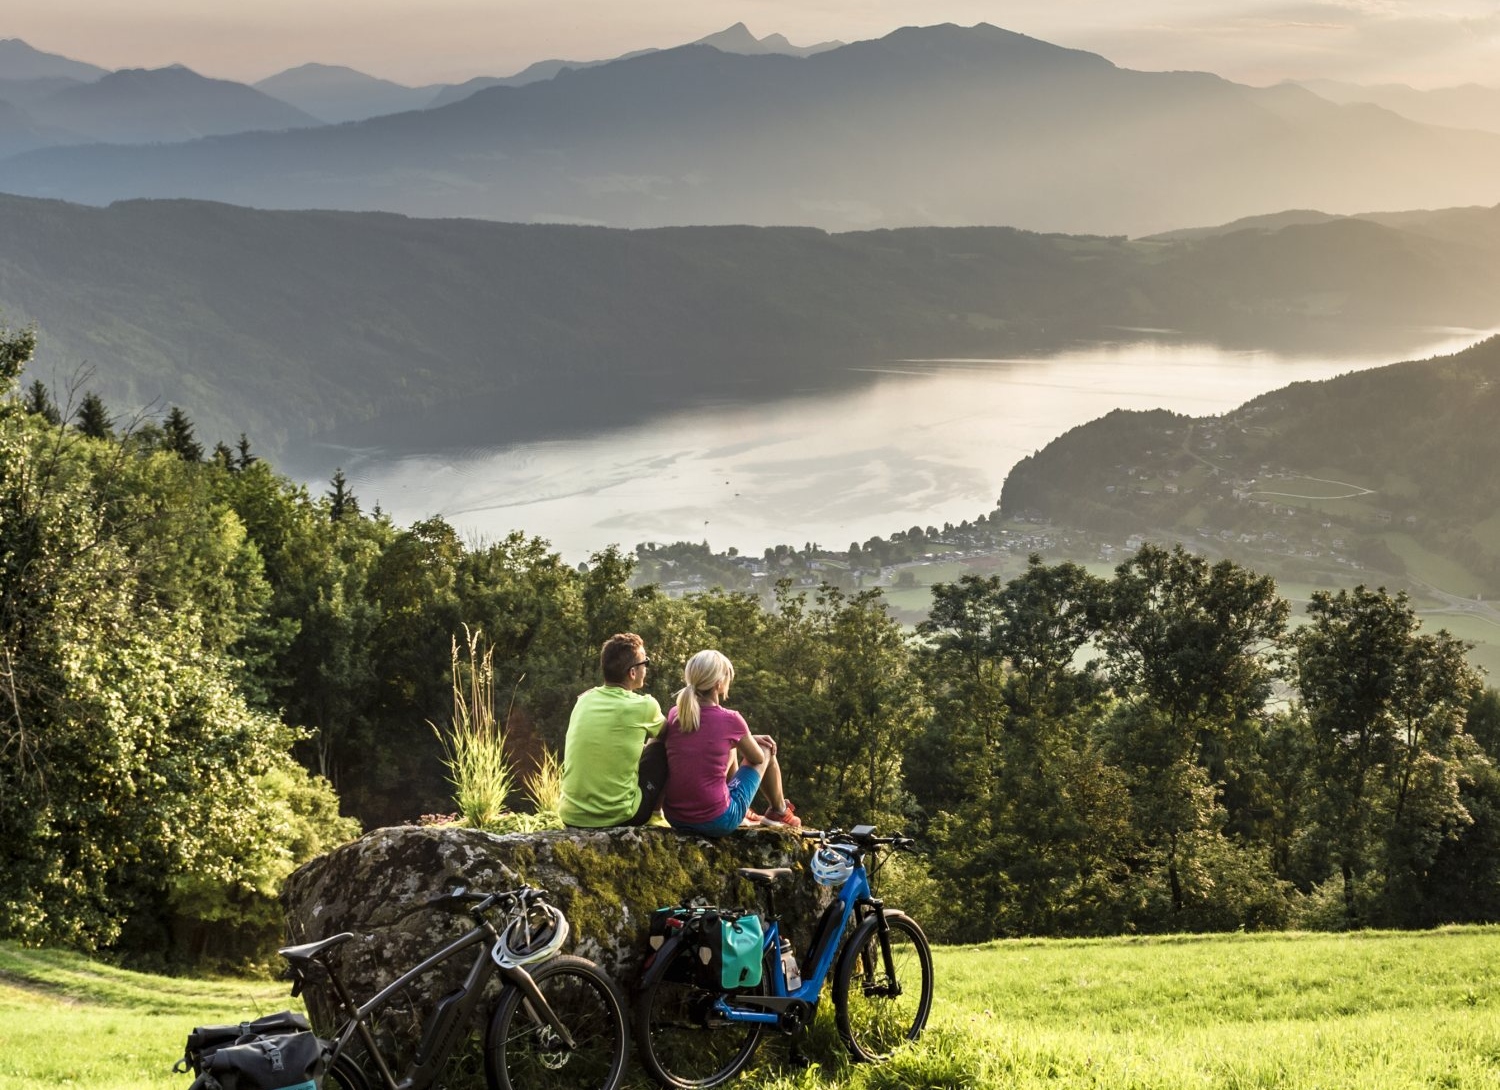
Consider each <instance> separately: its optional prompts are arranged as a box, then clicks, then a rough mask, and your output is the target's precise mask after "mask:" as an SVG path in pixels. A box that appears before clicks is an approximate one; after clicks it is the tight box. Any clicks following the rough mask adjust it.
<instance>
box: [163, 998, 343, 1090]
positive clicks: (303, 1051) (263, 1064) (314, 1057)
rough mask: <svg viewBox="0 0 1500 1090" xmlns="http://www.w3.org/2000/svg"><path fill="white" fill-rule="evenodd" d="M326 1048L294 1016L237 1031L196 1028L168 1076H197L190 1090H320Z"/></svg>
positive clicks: (265, 1018) (236, 1027) (272, 1017)
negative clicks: (172, 1073) (187, 1074)
mask: <svg viewBox="0 0 1500 1090" xmlns="http://www.w3.org/2000/svg"><path fill="white" fill-rule="evenodd" d="M327 1063H328V1044H327V1042H326V1041H324V1040H323V1039H322V1038H321V1037H318V1036H317V1035H316V1034H314V1033H313V1032H312V1027H311V1026H310V1025H309V1024H308V1021H307V1019H306V1018H305V1017H303V1016H302V1015H300V1014H296V1013H294V1012H292V1011H281V1012H280V1013H278V1014H268V1015H265V1016H263V1017H261V1018H256V1019H254V1020H253V1021H246V1022H240V1023H239V1024H237V1025H222V1026H198V1027H197V1028H195V1029H194V1030H193V1032H192V1033H190V1034H188V1039H187V1047H186V1048H185V1049H184V1050H183V1054H182V1059H180V1060H178V1061H177V1063H176V1064H174V1065H173V1068H172V1070H174V1071H176V1072H178V1073H183V1072H186V1071H188V1070H189V1069H191V1070H192V1072H193V1074H195V1075H197V1076H198V1077H197V1079H195V1080H194V1082H193V1087H192V1090H318V1088H319V1087H321V1086H322V1085H323V1069H324V1067H326V1066H327Z"/></svg>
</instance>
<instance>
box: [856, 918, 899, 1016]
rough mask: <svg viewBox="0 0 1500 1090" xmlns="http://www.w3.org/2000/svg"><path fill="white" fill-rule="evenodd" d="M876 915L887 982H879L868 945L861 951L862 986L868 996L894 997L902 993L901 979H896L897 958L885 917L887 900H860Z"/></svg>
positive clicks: (876, 932)
mask: <svg viewBox="0 0 1500 1090" xmlns="http://www.w3.org/2000/svg"><path fill="white" fill-rule="evenodd" d="M860 904H861V906H862V907H866V906H867V907H868V909H869V911H870V912H872V913H873V914H874V916H875V934H876V936H877V938H878V941H879V943H880V961H881V966H880V967H883V968H884V969H885V983H884V984H883V985H882V984H877V983H876V980H877V979H878V978H877V977H876V969H877V966H876V964H875V959H874V957H873V956H872V952H871V950H870V947H869V946H868V945H865V946H864V947H862V948H861V949H860V951H859V968H860V975H861V977H862V978H863V979H862V982H861V986H862V987H863V988H864V992H865V995H867V996H882V997H884V998H886V999H894V998H896V997H897V996H898V995H900V994H901V981H899V980H898V979H896V959H895V957H894V955H892V953H891V925H890V923H889V922H888V921H887V920H886V918H885V902H884V901H882V900H880V899H879V898H878V897H867V898H864V899H863V900H862V901H861V902H860Z"/></svg>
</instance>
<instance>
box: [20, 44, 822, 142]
mask: <svg viewBox="0 0 1500 1090" xmlns="http://www.w3.org/2000/svg"><path fill="white" fill-rule="evenodd" d="M694 44H702V45H707V46H711V47H712V48H714V49H719V50H722V51H724V52H726V53H742V54H767V53H779V54H785V55H787V56H798V57H802V56H811V55H812V54H814V53H819V52H823V51H825V50H828V49H833V48H836V47H837V46H839V45H841V44H843V43H841V42H823V43H820V44H818V45H812V46H795V45H793V44H792V43H791V42H789V41H787V39H786V38H785V37H784V36H783V35H780V34H770V35H767V36H766V37H764V38H757V37H755V35H753V34H752V33H750V30H749V29H748V28H747V27H746V26H745V24H744V23H736V24H735V25H734V26H732V27H729V28H728V29H726V30H722V31H719V32H718V33H716V34H709V35H707V36H706V37H703V38H700V39H698V42H697V43H694ZM649 52H655V50H643V51H641V52H640V53H631V54H627V56H632V57H633V56H640V55H641V54H642V53H649ZM618 59H620V58H607V59H605V60H598V61H562V60H550V61H538V62H537V63H535V64H531V65H528V66H527V67H526V68H525V69H523V70H522V71H520V72H518V73H516V74H515V75H512V76H480V77H476V78H475V79H472V80H469V81H467V82H464V83H461V84H429V85H426V86H420V87H408V86H406V85H404V84H400V83H396V82H393V81H391V80H387V79H380V78H379V77H376V76H371V75H366V74H365V73H363V72H359V71H356V70H355V69H353V68H348V67H345V66H342V65H329V64H317V63H310V64H304V65H299V66H298V67H295V68H289V69H287V70H285V71H283V72H278V73H276V74H275V75H272V76H268V77H267V78H265V79H263V80H260V81H258V82H257V83H255V84H254V86H253V87H249V86H246V85H244V84H241V83H234V82H232V81H229V80H209V79H206V78H204V77H202V76H199V75H198V74H196V73H192V72H190V71H189V70H188V69H186V68H185V67H184V66H182V65H171V66H168V67H166V68H162V69H155V70H143V69H135V70H122V71H120V72H116V73H111V72H110V71H109V70H108V69H104V68H100V67H98V66H97V65H92V64H85V63H83V62H80V61H75V60H72V59H70V58H67V57H63V56H60V55H58V54H55V53H45V52H42V51H41V50H38V49H34V48H32V47H31V46H29V45H27V44H26V43H25V42H23V41H21V40H20V39H16V38H8V39H4V40H0V115H3V116H0V156H5V155H14V154H18V153H20V152H24V151H31V150H35V149H37V148H43V147H52V146H56V145H66V144H78V143H87V142H92V141H97V142H102V143H110V144H138V143H154V142H170V141H180V140H190V139H193V138H194V137H198V136H211V135H222V134H226V133H237V132H254V131H258V130H263V129H264V130H279V129H292V128H304V127H307V126H309V125H316V124H339V123H342V122H345V121H362V120H365V119H367V118H371V117H379V116H383V115H386V114H394V113H404V112H407V111H410V110H425V109H427V108H429V107H432V106H441V105H446V104H447V103H450V102H457V101H460V100H462V99H465V98H467V97H469V95H471V94H473V93H474V92H475V91H478V90H481V89H483V88H485V87H493V86H509V87H519V86H522V85H524V84H528V83H535V82H537V81H538V80H544V79H551V78H552V77H554V76H556V75H557V74H558V73H559V72H561V71H562V70H563V69H565V68H592V67H595V66H597V65H601V64H608V63H610V61H611V60H618ZM91 88H92V89H91ZM272 100H274V101H272ZM286 106H290V107H292V108H293V109H291V110H287V109H286V108H285V107H286ZM7 118H9V120H7Z"/></svg>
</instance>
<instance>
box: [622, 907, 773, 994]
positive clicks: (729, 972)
mask: <svg viewBox="0 0 1500 1090" xmlns="http://www.w3.org/2000/svg"><path fill="white" fill-rule="evenodd" d="M679 930H680V931H682V932H684V933H685V934H686V935H687V937H688V938H687V941H688V943H689V944H690V946H691V949H692V951H693V957H692V958H691V959H689V960H688V965H690V966H691V968H690V969H683V970H681V971H682V972H684V973H691V975H692V980H691V983H694V984H697V985H698V986H699V987H701V988H706V989H708V990H710V991H721V990H722V991H729V990H732V989H735V988H754V987H756V986H757V985H759V984H760V981H761V947H762V945H763V942H764V938H765V931H764V928H763V926H762V924H761V920H760V917H759V916H757V915H756V914H755V913H754V912H748V911H744V910H741V909H735V908H714V907H713V906H699V905H693V906H683V907H677V908H658V909H657V910H656V911H655V912H653V913H652V914H651V923H650V928H649V931H648V940H649V944H650V947H651V950H652V952H653V953H654V952H655V951H657V950H659V949H661V947H662V945H663V944H664V943H665V942H666V940H667V939H668V938H669V937H670V936H672V935H673V934H676V933H677V932H678V931H679ZM677 964H678V965H680V964H681V963H680V962H679V963H677ZM676 968H677V965H674V969H676Z"/></svg>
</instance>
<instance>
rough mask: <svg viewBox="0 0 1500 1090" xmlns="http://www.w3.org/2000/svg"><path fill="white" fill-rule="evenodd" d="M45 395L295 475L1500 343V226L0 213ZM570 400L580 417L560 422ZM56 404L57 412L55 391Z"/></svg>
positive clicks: (1479, 222)
mask: <svg viewBox="0 0 1500 1090" xmlns="http://www.w3.org/2000/svg"><path fill="white" fill-rule="evenodd" d="M0 239H3V240H4V241H3V243H0V308H3V310H0V313H3V314H4V316H5V318H6V320H8V321H10V322H11V323H13V324H24V323H27V322H35V323H36V324H37V325H38V328H39V335H40V347H39V350H38V358H37V363H36V365H35V366H34V368H33V373H34V374H36V375H38V376H40V377H43V378H45V379H46V381H47V382H48V384H49V385H50V386H51V387H52V388H53V389H55V390H59V391H65V390H66V389H67V388H68V387H69V385H70V384H71V380H72V379H73V376H74V375H75V374H76V373H77V370H78V369H79V368H83V367H87V368H88V369H90V370H91V372H92V373H91V375H90V377H89V379H88V383H87V385H88V386H89V387H90V388H92V389H95V390H96V391H97V392H99V393H100V394H101V395H102V396H104V397H105V398H106V399H107V400H108V401H109V402H110V404H112V405H114V406H116V408H117V411H120V412H123V413H127V414H129V413H133V412H134V411H135V410H136V409H137V408H139V407H141V406H155V407H156V408H157V409H160V408H161V407H163V406H166V405H169V404H177V405H182V406H184V407H186V408H187V409H188V410H189V411H190V412H191V414H192V416H193V418H194V419H195V420H196V421H197V422H198V424H199V428H200V430H201V431H202V432H203V434H204V435H205V436H206V437H207V438H208V439H209V440H210V442H212V441H213V440H215V439H224V440H226V441H229V442H233V441H234V438H235V437H236V436H237V435H238V434H239V433H240V432H241V431H247V432H248V433H249V434H251V435H253V436H255V437H256V443H257V446H258V447H260V448H261V449H263V450H265V451H267V452H272V453H275V454H277V455H278V456H280V457H282V458H283V459H288V458H290V459H295V460H296V462H297V463H298V465H299V468H307V467H317V468H316V470H315V471H314V472H313V473H310V474H309V475H318V476H321V475H322V474H323V473H325V472H327V471H328V470H326V469H324V468H323V467H324V466H328V467H329V468H330V469H331V466H332V465H334V464H337V461H336V460H334V459H331V458H330V456H329V455H328V454H327V452H326V449H325V448H324V447H322V446H320V444H330V443H331V444H335V445H340V444H343V445H358V446H369V445H379V446H384V447H387V448H400V447H421V448H426V449H433V448H436V447H440V446H461V445H467V444H474V443H483V444H498V443H503V442H506V441H510V440H519V439H527V438H534V437H537V436H542V435H555V434H560V433H565V432H567V431H569V430H572V429H579V430H585V429H590V428H595V429H596V428H597V427H599V426H605V425H609V424H614V423H618V422H619V421H620V420H622V419H639V418H641V417H645V416H648V415H650V414H652V413H656V412H661V411H663V410H665V409H668V408H672V409H675V408H679V407H681V406H683V405H689V404H693V403H702V402H709V401H714V400H716V399H718V400H722V399H724V398H730V399H734V400H736V401H740V402H743V401H747V400H754V399H757V398H766V399H769V398H773V397H776V396H779V395H783V394H786V393H789V392H792V391H797V392H805V391H807V390H810V389H817V388H820V387H823V388H826V387H829V386H834V385H840V384H849V383H854V382H859V381H868V379H869V375H868V373H867V372H866V371H865V370H860V371H852V370H851V367H858V368H861V369H865V368H868V367H869V366H870V365H871V364H878V363H882V362H885V361H888V360H891V359H901V358H906V357H922V358H927V357H945V356H973V357H1004V356H1008V355H1013V354H1015V353H1017V352H1042V351H1049V350H1055V349H1058V348H1060V347H1063V346H1065V345H1067V344H1070V343H1073V342H1075V341H1077V340H1080V339H1088V338H1097V337H1119V336H1120V335H1121V331H1122V330H1129V329H1137V328H1140V327H1149V328H1156V329H1162V328H1166V329H1168V330H1176V331H1179V332H1180V333H1181V335H1183V336H1187V337H1198V338H1205V339H1210V340H1216V341H1220V342H1224V343H1229V344H1245V345H1254V346H1256V347H1267V346H1272V347H1274V346H1278V345H1281V346H1287V347H1291V346H1294V345H1302V346H1304V347H1306V346H1308V345H1318V344H1325V343H1326V344H1334V345H1340V346H1347V345H1348V344H1350V343H1352V342H1355V341H1359V342H1361V343H1368V344H1380V345H1382V347H1385V346H1386V345H1389V344H1391V343H1400V341H1399V339H1400V338H1402V337H1414V336H1416V337H1420V336H1421V334H1419V333H1414V332H1413V330H1414V329H1417V328H1419V327H1423V326H1430V325H1445V326H1446V325H1458V326H1470V327H1477V328H1492V327H1493V326H1494V325H1495V324H1497V323H1500V211H1497V210H1495V209H1464V210H1456V211H1453V212H1447V213H1424V214H1413V215H1411V216H1409V217H1407V218H1405V219H1404V220H1403V221H1402V223H1401V225H1400V226H1393V225H1389V224H1385V223H1375V222H1371V221H1367V220H1356V219H1342V220H1335V221H1331V222H1325V223H1319V224H1309V225H1292V226H1287V227H1286V228H1285V229H1283V230H1278V231H1274V232H1265V231H1257V230H1250V231H1240V232H1231V233H1228V234H1224V235H1222V236H1214V237H1209V238H1204V239H1189V240H1181V241H1172V242H1145V241H1142V242H1131V241H1128V240H1126V239H1123V238H1097V237H1074V236H1063V235H1039V234H1032V233H1028V232H1023V231H1015V230H1009V229H1004V228H955V229H936V228H934V229H910V230H901V231H871V232H852V233H848V234H839V235H830V234H825V233H823V232H821V231H816V230H810V229H801V228H734V227H721V228H670V229H661V230H652V231H617V230H605V229H601V228H584V227H567V226H519V225H510V224H496V223H481V222H475V221H461V220H435V221H427V220H415V219H406V218H403V217H399V216H390V215H379V214H352V213H333V212H261V211H255V210H252V209H242V208H234V207H230V206H227V205H214V204H204V203H200V202H189V201H157V202H145V201H140V202H127V203H122V204H116V205H113V206H111V207H109V208H104V209H96V208H84V207H80V206H77V205H69V204H63V203H60V202H54V201H36V200H27V199H22V198H14V197H3V196H0ZM559 390H566V391H567V394H568V396H567V397H565V398H561V397H558V396H557V394H558V391H559ZM60 399H62V397H61V395H60Z"/></svg>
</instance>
